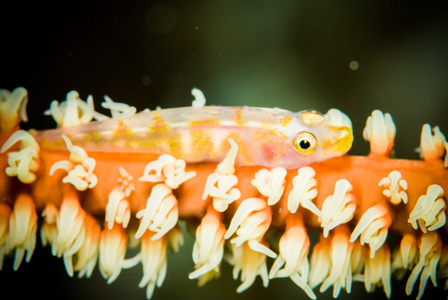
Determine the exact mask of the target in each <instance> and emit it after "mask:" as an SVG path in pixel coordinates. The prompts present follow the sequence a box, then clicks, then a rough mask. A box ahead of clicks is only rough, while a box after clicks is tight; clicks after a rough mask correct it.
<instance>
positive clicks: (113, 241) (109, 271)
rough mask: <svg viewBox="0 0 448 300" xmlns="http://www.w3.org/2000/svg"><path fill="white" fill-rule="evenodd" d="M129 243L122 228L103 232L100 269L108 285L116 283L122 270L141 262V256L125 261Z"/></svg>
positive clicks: (118, 227)
mask: <svg viewBox="0 0 448 300" xmlns="http://www.w3.org/2000/svg"><path fill="white" fill-rule="evenodd" d="M127 243H128V237H127V235H126V232H125V230H124V228H123V227H121V226H114V227H112V229H107V228H105V229H104V230H103V231H102V232H101V236H100V245H99V263H98V267H99V269H100V273H101V275H102V276H103V277H104V278H105V279H107V284H111V283H112V282H114V281H115V279H117V277H118V275H120V273H121V270H122V269H128V268H132V267H133V266H135V265H136V264H138V263H139V262H140V259H141V258H140V254H137V255H136V256H135V257H133V258H130V259H125V255H126V247H127Z"/></svg>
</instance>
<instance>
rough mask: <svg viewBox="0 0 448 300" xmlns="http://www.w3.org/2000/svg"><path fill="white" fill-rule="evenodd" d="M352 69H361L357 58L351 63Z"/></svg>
mask: <svg viewBox="0 0 448 300" xmlns="http://www.w3.org/2000/svg"><path fill="white" fill-rule="evenodd" d="M349 67H350V70H352V71H356V70H358V69H359V62H358V61H356V60H352V61H351V62H350V64H349Z"/></svg>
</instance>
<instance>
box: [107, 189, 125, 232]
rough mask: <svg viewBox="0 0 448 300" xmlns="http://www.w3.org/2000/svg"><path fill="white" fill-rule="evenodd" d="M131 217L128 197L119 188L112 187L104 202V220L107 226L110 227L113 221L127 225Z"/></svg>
mask: <svg viewBox="0 0 448 300" xmlns="http://www.w3.org/2000/svg"><path fill="white" fill-rule="evenodd" d="M130 219H131V208H130V204H129V201H128V199H127V198H126V196H125V194H124V192H123V191H122V190H121V189H120V188H114V189H113V190H112V191H111V192H110V193H109V197H108V201H107V204H106V214H105V220H106V223H107V227H108V228H109V229H112V227H113V226H114V223H117V224H122V225H123V228H126V227H128V224H129V220H130Z"/></svg>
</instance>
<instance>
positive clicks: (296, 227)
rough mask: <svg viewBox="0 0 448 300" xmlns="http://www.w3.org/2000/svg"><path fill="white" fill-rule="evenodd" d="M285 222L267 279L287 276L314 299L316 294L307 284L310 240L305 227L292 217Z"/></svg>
mask: <svg viewBox="0 0 448 300" xmlns="http://www.w3.org/2000/svg"><path fill="white" fill-rule="evenodd" d="M286 222H287V223H286V231H285V233H284V234H283V235H282V237H281V238H280V244H279V249H280V254H279V255H278V256H277V258H276V260H275V261H274V264H273V265H272V268H271V270H270V271H269V279H273V278H276V277H277V278H283V277H289V278H291V280H292V281H293V282H294V283H295V284H296V285H297V286H299V287H300V288H301V289H302V290H304V291H305V292H306V294H307V295H308V297H310V298H311V299H316V295H315V294H314V292H313V290H312V289H311V287H310V286H309V285H308V273H309V263H308V258H307V255H308V250H309V247H310V240H309V238H308V235H307V233H306V229H305V228H304V225H303V224H302V223H301V222H300V221H299V220H298V219H296V218H294V217H290V218H288V220H287V221H286ZM282 267H283V269H281V268H282Z"/></svg>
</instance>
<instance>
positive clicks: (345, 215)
mask: <svg viewBox="0 0 448 300" xmlns="http://www.w3.org/2000/svg"><path fill="white" fill-rule="evenodd" d="M352 190H353V187H352V185H351V184H350V182H348V181H347V180H346V179H340V180H338V181H337V182H336V184H335V187H334V194H333V195H331V196H328V197H327V198H326V199H325V200H324V203H323V204H322V210H321V216H320V217H319V221H320V222H321V227H322V228H323V229H324V232H323V234H324V237H327V236H328V233H329V232H330V230H332V229H333V228H335V227H336V226H338V225H340V224H343V223H347V222H348V221H350V220H351V219H352V218H353V214H354V212H355V209H356V203H355V200H354V197H353V195H352V194H351V191H352Z"/></svg>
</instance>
